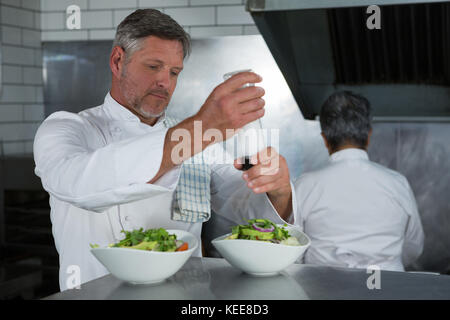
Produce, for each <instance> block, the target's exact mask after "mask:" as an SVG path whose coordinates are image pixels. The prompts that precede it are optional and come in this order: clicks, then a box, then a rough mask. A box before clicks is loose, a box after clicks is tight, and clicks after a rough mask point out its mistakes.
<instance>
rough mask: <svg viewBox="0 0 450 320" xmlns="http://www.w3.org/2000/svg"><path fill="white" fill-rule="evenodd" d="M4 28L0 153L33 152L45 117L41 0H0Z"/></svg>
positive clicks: (1, 21)
mask: <svg viewBox="0 0 450 320" xmlns="http://www.w3.org/2000/svg"><path fill="white" fill-rule="evenodd" d="M63 18H64V16H63V15H61V21H62V19H63ZM0 30H1V43H2V49H1V50H2V52H1V53H2V59H1V80H2V86H1V91H0V155H8V154H15V153H25V152H27V153H30V152H32V144H33V139H34V135H35V134H36V130H37V128H38V126H39V124H40V123H41V122H42V120H43V118H44V112H43V111H44V105H43V101H42V100H43V81H42V45H41V44H42V35H41V1H40V0H0ZM30 146H31V147H30Z"/></svg>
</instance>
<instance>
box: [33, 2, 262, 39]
mask: <svg viewBox="0 0 450 320" xmlns="http://www.w3.org/2000/svg"><path fill="white" fill-rule="evenodd" d="M41 1H42V14H41V25H42V41H54V40H56V41H59V40H103V39H113V38H114V33H115V28H116V27H117V25H118V24H119V23H120V22H121V21H122V20H123V19H124V18H125V17H126V16H127V15H128V14H130V13H131V12H133V11H134V10H136V9H138V8H156V9H159V10H161V11H163V12H164V13H166V14H168V15H170V16H171V17H172V18H174V19H175V20H176V21H178V23H180V24H181V25H182V26H183V27H184V28H185V29H186V31H187V32H189V33H190V34H191V36H192V37H193V38H197V37H208V36H226V35H245V34H259V32H258V30H257V28H256V27H255V25H254V22H253V19H252V18H251V16H250V14H249V13H248V12H246V11H245V5H244V3H245V0H41ZM70 4H76V5H78V6H79V7H80V10H81V29H79V30H67V29H66V11H65V10H66V8H67V6H68V5H70Z"/></svg>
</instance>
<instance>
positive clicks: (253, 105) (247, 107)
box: [239, 98, 266, 114]
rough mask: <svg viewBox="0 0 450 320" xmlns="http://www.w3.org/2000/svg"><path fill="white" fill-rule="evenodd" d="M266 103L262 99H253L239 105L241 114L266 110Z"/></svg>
mask: <svg viewBox="0 0 450 320" xmlns="http://www.w3.org/2000/svg"><path fill="white" fill-rule="evenodd" d="M265 104H266V101H264V99H261V98H257V99H253V100H250V101H247V102H244V103H241V104H239V112H240V113H241V114H246V113H249V112H254V111H258V110H259V109H262V108H264V106H265Z"/></svg>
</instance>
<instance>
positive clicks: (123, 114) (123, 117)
mask: <svg viewBox="0 0 450 320" xmlns="http://www.w3.org/2000/svg"><path fill="white" fill-rule="evenodd" d="M103 109H104V110H105V112H106V114H107V115H108V117H109V118H110V119H111V120H113V121H124V122H125V121H131V122H138V123H141V120H140V119H139V118H138V117H137V116H136V115H135V114H134V113H132V112H131V111H130V110H128V109H127V108H125V107H124V106H122V105H121V104H120V103H118V102H117V101H116V100H114V98H113V97H112V96H111V94H110V93H109V92H108V93H107V94H106V97H105V101H104V103H103ZM165 119H166V114H165V113H164V114H163V115H162V116H161V117H159V118H158V121H156V123H155V125H157V124H159V123H160V122H163V123H164V125H165V126H166V127H167V124H166V121H165Z"/></svg>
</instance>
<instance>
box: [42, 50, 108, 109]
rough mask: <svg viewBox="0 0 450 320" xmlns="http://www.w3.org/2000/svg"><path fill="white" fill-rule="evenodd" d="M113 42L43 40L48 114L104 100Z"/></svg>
mask: <svg viewBox="0 0 450 320" xmlns="http://www.w3.org/2000/svg"><path fill="white" fill-rule="evenodd" d="M111 45H112V41H95V42H94V41H92V42H87V41H73V42H44V43H43V44H42V47H43V60H44V62H43V70H44V104H45V116H48V115H50V114H52V113H53V112H55V111H60V110H65V111H71V112H80V111H81V110H84V109H87V108H90V107H95V106H97V105H100V104H102V103H103V99H104V98H105V95H106V93H107V92H108V90H109V87H110V86H111V71H110V69H109V54H110V51H111Z"/></svg>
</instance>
